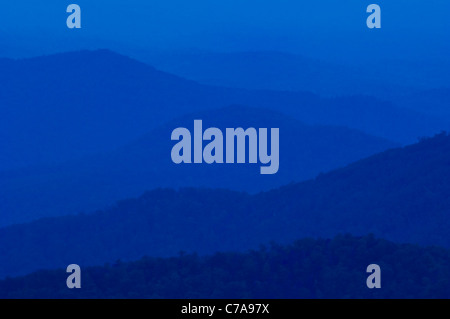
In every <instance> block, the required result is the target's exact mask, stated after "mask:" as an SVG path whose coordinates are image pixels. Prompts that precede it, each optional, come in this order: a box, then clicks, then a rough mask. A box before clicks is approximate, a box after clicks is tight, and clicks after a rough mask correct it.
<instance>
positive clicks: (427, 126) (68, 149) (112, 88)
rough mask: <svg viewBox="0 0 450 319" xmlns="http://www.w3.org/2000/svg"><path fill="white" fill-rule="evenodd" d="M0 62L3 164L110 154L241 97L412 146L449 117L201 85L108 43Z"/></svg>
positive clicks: (353, 100)
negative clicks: (187, 116)
mask: <svg viewBox="0 0 450 319" xmlns="http://www.w3.org/2000/svg"><path fill="white" fill-rule="evenodd" d="M0 69H1V70H2V72H1V73H0V136H1V137H2V138H1V139H0V149H1V150H2V152H1V153H0V170H5V169H9V168H14V167H15V168H17V167H24V166H28V165H36V164H46V163H59V162H64V161H66V160H72V159H74V158H80V157H83V156H84V155H87V154H93V153H96V152H98V151H108V150H111V149H112V148H115V147H119V146H123V145H125V144H127V143H128V142H129V141H131V140H133V139H135V138H138V137H139V136H140V135H142V134H145V133H147V132H148V131H150V130H151V129H153V128H156V127H157V126H159V125H161V123H165V122H167V121H168V120H171V119H173V118H175V117H178V116H182V115H185V114H188V113H191V112H195V111H199V110H204V109H215V108H219V107H225V106H228V105H233V104H240V105H248V106H252V107H258V108H260V107H262V108H268V109H274V110H277V111H281V112H283V113H286V114H287V115H291V116H294V117H295V118H296V119H298V120H300V121H302V122H304V123H306V124H321V125H340V126H347V127H350V128H354V129H359V130H361V131H364V132H366V133H368V134H371V135H375V136H380V137H383V138H387V139H390V140H394V141H398V142H408V143H409V142H414V141H415V140H416V138H417V137H418V136H429V135H431V134H435V133H436V132H439V131H440V130H442V129H445V128H446V127H447V126H448V123H449V122H450V121H448V120H447V119H446V118H442V119H434V118H428V117H426V116H424V115H423V114H420V113H415V112H413V111H409V110H406V109H402V108H396V107H395V106H393V105H392V104H390V103H387V102H383V101H380V100H377V99H374V98H371V97H362V96H353V97H349V98H335V99H324V98H320V97H319V96H317V95H314V94H311V93H305V92H277V91H252V90H245V89H233V88H221V87H212V86H206V85H200V84H198V83H196V82H192V81H188V80H186V79H183V78H180V77H177V76H174V75H171V74H167V73H164V72H160V71H158V70H156V69H154V68H153V67H150V66H148V65H146V64H144V63H141V62H139V61H136V60H133V59H130V58H127V57H125V56H122V55H118V54H115V53H113V52H110V51H106V50H100V51H82V52H73V53H65V54H57V55H50V56H45V57H38V58H32V59H24V60H8V59H0ZM334 85H335V84H333V86H334Z"/></svg>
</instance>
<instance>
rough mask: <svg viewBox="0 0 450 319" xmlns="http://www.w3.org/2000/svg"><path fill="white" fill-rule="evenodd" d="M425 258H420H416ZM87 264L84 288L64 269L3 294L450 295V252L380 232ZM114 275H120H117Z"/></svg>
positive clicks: (17, 281) (5, 284)
mask: <svg viewBox="0 0 450 319" xmlns="http://www.w3.org/2000/svg"><path fill="white" fill-rule="evenodd" d="M417 260H420V262H416V261H417ZM372 263H376V264H377V265H379V266H380V268H381V283H382V284H381V287H382V289H367V287H366V279H367V277H366V276H368V274H367V273H366V268H367V266H368V265H369V264H372ZM80 266H81V267H82V277H81V278H82V279H81V280H82V289H73V290H70V289H67V288H66V287H65V285H64V284H65V282H66V278H67V275H68V274H67V273H66V272H65V270H64V269H59V270H54V271H40V272H36V273H33V274H31V275H29V276H26V277H20V278H12V279H7V280H3V281H0V298H2V299H4V298H39V299H41V298H152V299H155V298H156V299H158V298H169V299H173V298H175V299H178V298H181V299H196V298H216V299H217V298H218V299H222V298H232V299H242V298H244V299H246V298H255V299H277V298H284V299H291V298H295V299H297V298H339V299H340V298H356V299H360V298H449V297H450V273H449V271H448V268H449V266H450V252H449V251H448V250H445V249H439V248H432V247H427V248H422V247H418V246H415V245H405V244H403V245H399V244H394V243H392V242H388V241H385V240H380V239H375V238H374V237H373V236H366V237H361V238H358V237H352V236H337V237H336V238H334V239H333V240H311V239H304V240H300V241H297V242H295V243H294V244H292V245H289V246H278V245H272V246H271V247H270V248H261V249H259V250H257V251H250V252H246V253H245V254H242V253H218V254H215V255H213V256H208V257H199V256H197V255H183V254H181V255H180V256H179V257H177V258H169V259H160V258H158V259H156V258H148V257H147V258H143V259H142V260H139V261H136V262H132V263H123V262H115V263H114V264H113V265H105V266H104V267H91V268H87V267H83V265H80ZM113 279H114V280H113Z"/></svg>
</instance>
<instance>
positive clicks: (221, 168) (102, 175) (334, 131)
mask: <svg viewBox="0 0 450 319" xmlns="http://www.w3.org/2000/svg"><path fill="white" fill-rule="evenodd" d="M195 119H202V120H203V129H204V130H206V129H207V128H208V127H218V128H220V129H221V130H222V132H225V130H226V128H227V127H229V128H237V127H243V128H245V129H247V128H249V127H255V128H272V127H276V128H279V129H280V134H281V136H280V156H279V157H280V169H279V171H278V172H277V173H276V174H275V175H272V176H268V175H261V174H260V166H261V164H246V165H240V164H234V165H230V164H214V165H208V164H203V165H198V164H197V165H196V164H190V165H188V164H182V165H176V164H174V163H173V162H172V160H171V157H170V154H171V149H172V147H173V146H174V145H175V144H176V142H174V141H171V138H170V137H171V132H172V131H173V130H174V129H175V128H177V127H186V128H189V129H190V130H191V132H193V123H194V120H195ZM206 144H207V143H206V142H204V145H206ZM394 146H396V145H395V144H394V143H391V142H389V141H386V140H383V139H380V138H376V137H372V136H369V135H366V134H364V133H361V132H358V131H354V130H350V129H346V128H342V127H330V126H308V125H305V124H303V123H301V122H299V121H296V120H293V119H291V118H289V117H286V116H284V115H282V114H280V113H278V112H274V111H270V110H264V109H255V108H248V107H243V106H233V107H227V108H223V109H219V110H214V111H207V112H206V111H205V112H196V113H193V114H190V115H187V116H183V117H180V118H178V119H175V120H173V121H171V122H169V123H168V124H166V125H164V126H161V127H159V128H158V129H156V130H153V131H151V132H150V133H147V134H145V135H143V136H142V137H141V138H139V139H137V140H135V141H134V142H133V143H130V144H129V145H127V146H124V147H121V148H119V149H117V150H115V151H112V152H106V153H101V154H97V155H95V156H89V157H86V158H84V159H83V160H80V161H72V162H69V163H66V164H64V165H58V166H50V167H44V168H32V169H26V170H19V171H14V172H4V173H0V177H1V178H0V188H1V189H2V196H1V197H0V211H1V212H2V213H1V214H0V225H3V226H4V225H7V224H12V223H20V222H25V221H30V220H33V219H37V218H41V217H48V216H58V215H67V214H74V213H79V212H81V211H92V210H94V209H98V208H101V207H105V206H106V205H109V204H110V203H113V202H114V201H116V200H117V199H118V198H128V197H134V196H138V195H140V194H142V192H144V191H145V190H150V189H153V188H156V187H171V188H176V187H186V186H189V187H212V188H227V189H232V190H238V191H247V192H257V191H262V190H269V189H272V188H276V187H280V186H282V185H284V184H287V183H289V182H293V181H302V180H306V179H310V178H314V177H315V176H316V175H317V174H319V173H321V172H326V171H329V170H331V169H335V168H338V167H342V166H344V165H347V164H349V163H351V162H353V161H356V160H358V159H361V158H364V157H367V156H369V155H372V154H375V153H378V152H381V151H384V150H386V149H388V148H392V147H394Z"/></svg>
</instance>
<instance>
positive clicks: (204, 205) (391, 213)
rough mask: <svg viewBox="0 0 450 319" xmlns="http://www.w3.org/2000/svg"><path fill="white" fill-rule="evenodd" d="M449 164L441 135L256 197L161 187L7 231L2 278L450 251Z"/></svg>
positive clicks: (0, 235)
mask: <svg viewBox="0 0 450 319" xmlns="http://www.w3.org/2000/svg"><path fill="white" fill-rule="evenodd" d="M449 161H450V137H449V136H447V135H446V134H441V135H438V136H436V137H434V138H429V139H424V140H422V141H421V142H420V143H417V144H414V145H410V146H407V147H404V148H397V149H392V150H388V151H385V152H382V153H379V154H377V155H374V156H371V157H369V158H366V159H363V160H360V161H357V162H355V163H353V164H351V165H348V166H347V167H344V168H342V169H338V170H334V171H332V172H330V173H326V174H322V175H320V176H318V177H317V178H316V179H314V180H309V181H306V182H301V183H294V184H290V185H286V186H284V187H281V188H279V189H276V190H271V191H268V192H262V193H258V194H255V195H249V194H247V193H241V192H235V191H230V190H212V189H205V188H203V189H201V188H182V189H180V190H171V189H156V190H153V191H150V192H147V193H145V194H144V195H142V196H141V197H139V198H135V199H128V200H123V201H120V202H118V203H117V204H116V205H114V206H112V207H110V208H109V209H105V210H101V211H97V212H95V213H92V214H80V215H73V216H65V217H57V218H46V219H41V220H38V221H35V222H32V223H28V224H23V225H15V226H10V227H6V228H3V229H1V230H0V276H7V275H11V276H12V275H20V274H26V273H28V272H32V271H35V270H37V269H42V268H47V269H50V268H60V267H65V266H67V265H68V264H71V263H74V262H76V263H79V264H80V265H84V266H87V265H99V264H103V263H105V262H114V261H115V260H117V259H122V260H135V259H138V258H140V257H142V256H144V255H149V256H158V257H164V256H166V257H167V256H173V255H176V254H177V253H178V252H179V251H186V252H197V253H199V254H209V253H213V252H216V251H243V250H247V249H249V248H256V247H258V246H259V245H260V244H263V243H269V242H271V241H276V242H278V243H289V242H291V241H293V240H296V239H297V238H303V237H325V238H329V237H333V236H335V235H336V234H339V233H351V234H355V235H366V234H369V233H373V234H375V235H376V236H379V237H383V238H386V239H389V240H393V241H396V242H404V243H405V242H406V243H417V244H421V245H438V246H443V247H447V248H448V247H450V236H449V234H448V228H449V227H450V218H449V214H448V212H449V209H450V186H449V184H448V182H447V181H448V179H449V178H450V165H449ZM93 196H95V193H94V194H93Z"/></svg>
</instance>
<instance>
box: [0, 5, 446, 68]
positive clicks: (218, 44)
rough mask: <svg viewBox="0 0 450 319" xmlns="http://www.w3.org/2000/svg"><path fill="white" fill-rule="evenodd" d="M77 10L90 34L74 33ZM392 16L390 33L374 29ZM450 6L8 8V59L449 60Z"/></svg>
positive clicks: (0, 24) (387, 25)
mask: <svg viewBox="0 0 450 319" xmlns="http://www.w3.org/2000/svg"><path fill="white" fill-rule="evenodd" d="M70 3H77V4H79V5H80V6H81V8H82V30H69V29H67V28H66V26H65V20H66V17H67V13H66V12H65V9H66V7H67V5H69V4H70ZM371 3H377V4H379V5H380V6H381V8H382V29H381V30H369V29H368V28H367V27H366V26H365V21H366V18H367V15H368V14H367V13H366V12H365V11H366V7H367V5H369V4H371ZM449 15H450V1H447V0H428V1H423V0H422V1H418V0H390V1H385V0H371V1H365V0H346V1H338V0H317V1H301V0H276V1H275V0H272V1H268V0H193V1H186V0H150V1H149V0H145V1H144V0H128V1H118V0H110V1H106V0H73V1H61V0H46V1H39V2H38V1H35V0H25V1H24V0H19V1H11V2H6V3H2V4H1V9H0V41H1V42H2V43H1V44H2V45H1V46H0V55H3V56H5V55H10V56H11V55H12V56H14V55H18V56H20V55H27V54H31V55H32V54H33V53H34V52H43V53H51V52H57V51H66V50H71V49H83V48H95V47H111V48H114V47H120V46H123V47H128V48H130V47H136V48H144V49H162V50H186V49H201V50H211V51H245V50H277V51H286V52H292V53H302V54H305V55H309V56H315V57H319V58H329V59H333V58H334V57H341V58H342V57H346V58H348V59H349V60H352V59H355V58H360V59H362V60H364V59H365V60H371V59H373V58H377V57H395V58H399V57H401V58H403V59H408V58H410V59H416V58H424V57H432V58H434V57H437V58H445V57H446V56H448V54H449V53H450V49H449V41H448V35H449V31H450V18H448V16H449Z"/></svg>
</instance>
